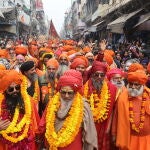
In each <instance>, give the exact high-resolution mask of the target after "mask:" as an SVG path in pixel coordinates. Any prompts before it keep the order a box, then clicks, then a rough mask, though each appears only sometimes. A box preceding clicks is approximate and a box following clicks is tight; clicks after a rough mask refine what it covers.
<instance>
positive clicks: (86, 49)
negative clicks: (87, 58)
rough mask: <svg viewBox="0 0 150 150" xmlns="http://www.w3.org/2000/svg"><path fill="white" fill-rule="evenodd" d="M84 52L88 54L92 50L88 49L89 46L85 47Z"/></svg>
mask: <svg viewBox="0 0 150 150" xmlns="http://www.w3.org/2000/svg"><path fill="white" fill-rule="evenodd" d="M83 51H84V52H85V53H88V52H90V51H91V48H90V47H88V46H85V47H84V48H83Z"/></svg>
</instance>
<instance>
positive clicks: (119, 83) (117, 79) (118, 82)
mask: <svg viewBox="0 0 150 150" xmlns="http://www.w3.org/2000/svg"><path fill="white" fill-rule="evenodd" d="M110 82H111V83H112V84H114V85H115V86H116V87H117V88H121V87H123V86H124V81H123V77H122V76H121V75H120V74H114V75H113V76H112V78H111V80H110Z"/></svg>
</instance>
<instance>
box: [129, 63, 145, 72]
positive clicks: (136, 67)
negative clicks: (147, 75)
mask: <svg viewBox="0 0 150 150" xmlns="http://www.w3.org/2000/svg"><path fill="white" fill-rule="evenodd" d="M137 70H144V67H143V66H142V65H141V64H139V63H133V64H131V65H130V67H129V69H128V72H135V71H137Z"/></svg>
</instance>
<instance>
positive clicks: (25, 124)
mask: <svg viewBox="0 0 150 150" xmlns="http://www.w3.org/2000/svg"><path fill="white" fill-rule="evenodd" d="M23 78H24V79H25V77H23ZM24 81H25V80H23V82H24ZM21 95H22V97H23V101H24V105H25V114H24V116H23V118H22V119H21V121H20V122H19V123H17V122H18V118H19V107H18V106H17V107H16V108H15V113H14V117H13V119H12V122H11V123H10V125H9V127H8V128H7V129H6V130H2V131H1V132H0V134H1V135H2V136H3V137H4V138H5V139H6V140H8V141H10V142H12V143H17V142H19V141H21V140H23V139H24V138H26V137H27V136H28V130H29V125H30V122H31V102H30V97H29V95H28V93H27V86H25V84H24V83H22V84H21ZM2 100H4V95H3V94H2V93H0V103H1V104H2ZM0 113H1V112H0ZM22 130H23V133H22V134H21V135H19V136H18V137H14V136H11V135H9V134H10V133H12V134H13V133H16V132H20V131H22Z"/></svg>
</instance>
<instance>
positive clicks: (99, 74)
mask: <svg viewBox="0 0 150 150" xmlns="http://www.w3.org/2000/svg"><path fill="white" fill-rule="evenodd" d="M94 76H95V77H99V76H101V77H105V74H104V73H98V72H96V73H95V74H94Z"/></svg>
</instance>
